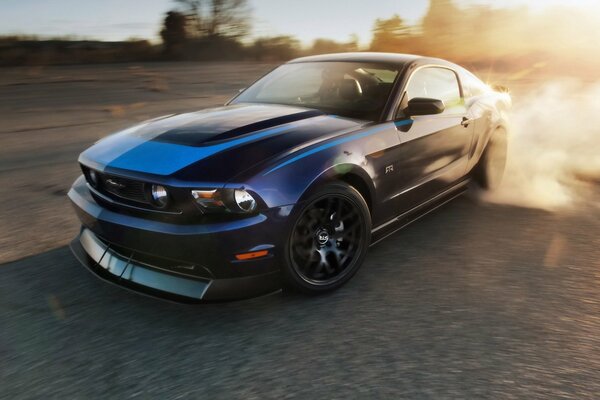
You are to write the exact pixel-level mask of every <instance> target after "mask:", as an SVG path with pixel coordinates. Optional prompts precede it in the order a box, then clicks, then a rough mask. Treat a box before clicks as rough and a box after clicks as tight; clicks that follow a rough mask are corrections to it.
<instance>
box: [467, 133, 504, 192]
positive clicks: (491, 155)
mask: <svg viewBox="0 0 600 400" xmlns="http://www.w3.org/2000/svg"><path fill="white" fill-rule="evenodd" d="M507 153H508V142H507V134H506V130H505V129H503V128H498V129H496V131H494V133H493V134H492V136H491V137H490V140H489V142H488V144H487V146H486V148H485V150H484V152H483V155H482V156H481V159H480V160H479V162H478V163H477V165H476V166H475V169H474V173H473V177H474V178H475V182H476V183H477V185H478V186H479V187H480V188H482V189H484V190H494V189H497V188H498V186H500V184H501V183H502V178H503V177H504V170H505V168H506V157H507Z"/></svg>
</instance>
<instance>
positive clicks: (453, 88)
mask: <svg viewBox="0 0 600 400" xmlns="http://www.w3.org/2000/svg"><path fill="white" fill-rule="evenodd" d="M414 98H430V99H437V100H442V102H443V103H444V111H443V112H442V113H440V114H436V115H419V116H409V115H407V113H408V111H407V106H408V102H409V101H410V100H411V99H414ZM396 119H397V120H399V121H404V122H407V120H408V122H409V123H404V124H398V125H399V126H398V135H399V138H400V142H401V144H400V151H399V152H398V157H399V158H398V161H397V164H396V165H397V166H398V168H399V174H398V179H399V182H398V185H399V188H398V195H399V201H398V205H399V208H400V209H399V211H400V213H402V212H405V211H407V210H409V209H411V208H413V207H415V206H416V205H418V204H420V203H422V202H424V201H426V200H428V199H430V198H432V197H434V196H435V195H437V194H439V193H441V192H443V191H444V190H445V189H447V188H449V187H450V186H452V185H453V184H455V183H456V182H457V181H459V180H460V179H461V178H463V177H464V175H465V173H466V170H467V164H468V157H469V149H470V146H471V141H472V136H473V124H472V123H471V121H470V120H468V119H467V110H466V108H465V104H464V97H463V95H462V91H461V88H460V84H459V80H458V77H457V74H456V72H455V71H453V70H452V69H450V68H447V67H442V66H426V67H421V68H417V69H416V70H415V71H414V72H413V73H412V75H411V76H410V78H409V79H408V81H407V83H406V85H405V88H404V91H403V93H402V98H401V101H400V106H399V108H398V112H397V115H396Z"/></svg>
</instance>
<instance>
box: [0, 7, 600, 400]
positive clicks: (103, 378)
mask: <svg viewBox="0 0 600 400" xmlns="http://www.w3.org/2000/svg"><path fill="white" fill-rule="evenodd" d="M348 51H382V52H398V53H414V54H421V55H426V56H435V57H440V58H445V59H448V60H450V61H453V62H456V63H458V64H461V65H463V66H465V67H466V68H468V69H470V70H471V71H473V72H474V73H475V74H477V75H478V76H479V77H480V78H481V79H482V80H484V81H485V82H487V83H488V84H490V85H495V84H500V85H503V86H506V87H508V89H509V90H510V93H511V96H512V98H513V103H514V107H513V111H512V116H511V120H512V128H511V138H510V154H509V160H508V167H507V173H506V178H505V182H504V184H503V186H502V187H501V188H500V189H499V190H498V191H497V192H495V193H488V194H477V195H471V196H470V197H466V198H465V197H463V198H461V199H459V200H457V201H455V202H453V203H452V204H450V205H449V206H447V207H446V208H444V209H442V210H440V211H438V212H436V213H434V214H432V215H431V216H428V217H427V218H425V219H423V220H422V221H420V222H419V223H418V224H415V225H413V226H411V227H409V228H408V229H406V230H404V231H402V232H400V233H399V234H397V235H395V236H394V237H393V238H391V239H390V240H388V241H387V242H384V243H382V244H381V245H379V246H378V247H375V248H373V249H372V250H371V252H370V255H369V258H368V260H367V262H366V264H365V266H364V267H363V269H362V271H361V272H360V273H359V275H358V277H357V279H355V280H353V281H352V282H351V283H350V284H349V285H348V286H347V287H345V288H344V289H343V290H341V291H339V292H337V293H335V294H334V295H331V296H328V297H320V298H313V299H308V298H303V297H302V298H298V297H294V296H289V295H288V296H285V295H282V296H283V297H275V298H273V297H271V298H268V299H267V298H265V299H257V300H255V301H250V302H246V303H236V304H229V305H218V306H206V307H204V308H202V309H201V311H199V310H196V309H194V310H190V309H182V308H180V307H176V306H174V305H171V304H163V303H160V304H158V302H157V301H156V300H152V299H145V298H141V297H139V296H135V295H131V294H128V293H125V292H124V291H121V290H119V289H113V288H109V287H107V286H106V285H105V284H103V283H100V282H97V281H96V280H94V279H93V278H91V277H87V275H85V274H86V272H85V271H83V269H82V268H81V267H80V266H79V265H78V264H77V262H75V261H74V260H73V259H72V257H71V255H70V254H69V251H68V249H67V247H66V245H67V244H68V243H69V241H70V240H71V239H72V238H73V237H74V236H75V235H76V233H77V231H78V229H79V223H78V221H77V219H76V217H75V215H74V213H73V212H72V210H71V208H70V205H69V203H68V200H67V198H66V193H67V191H68V189H69V187H70V185H71V183H72V182H73V180H74V179H75V178H76V177H77V176H78V175H79V173H80V171H79V168H78V165H77V157H78V155H79V153H80V152H81V151H83V150H84V149H85V148H87V147H88V146H90V145H91V144H92V143H94V142H95V141H97V140H98V139H100V138H102V137H104V136H106V135H108V134H110V133H112V132H115V131H118V130H120V129H123V128H126V127H128V126H130V125H132V124H134V123H136V122H139V121H142V120H145V119H149V118H154V117H157V116H161V115H165V114H170V113H179V112H189V111H194V110H198V109H201V108H205V107H209V106H215V105H219V104H223V103H224V102H225V101H226V100H227V99H229V98H230V97H232V96H233V95H235V94H236V93H237V91H238V90H239V89H241V88H244V87H246V86H248V85H249V84H250V83H252V82H253V81H254V80H255V79H257V78H258V77H260V76H261V75H262V74H264V73H266V72H268V71H269V70H271V69H272V68H274V67H275V66H277V65H278V64H279V63H281V62H284V61H287V60H289V59H292V58H295V57H299V56H305V55H311V54H320V53H332V52H348ZM598 71H600V2H598V1H597V0H571V1H569V2H565V1H560V0H546V1H538V0H505V1H501V2H499V1H494V0H410V1H401V0H377V1H371V2H366V1H364V0H339V1H338V0H335V1H329V0H328V1H323V0H303V1H292V0H290V1H287V0H176V1H175V0H145V1H139V0H104V1H81V0H54V1H45V0H2V1H0V199H2V205H1V206H0V264H1V265H0V326H2V327H3V328H2V329H0V331H1V332H0V359H2V362H1V363H2V364H0V382H2V384H0V398H4V396H6V398H22V397H30V398H36V397H40V396H41V395H47V396H50V397H53V396H57V394H62V395H63V397H64V396H67V397H70V398H75V397H76V398H86V397H99V398H124V397H136V396H142V397H157V398H171V397H178V398H189V397H190V396H192V397H194V395H195V394H196V395H197V394H198V393H205V394H206V393H209V394H211V396H210V398H218V397H219V395H223V394H225V395H223V397H224V398H232V396H233V398H236V397H241V398H263V397H265V396H262V395H265V394H269V396H266V397H278V398H281V397H285V396H286V395H289V394H290V393H291V394H300V395H304V396H308V394H309V393H310V394H311V395H312V397H313V398H314V397H315V396H314V394H315V393H316V394H319V395H320V396H322V397H324V398H331V396H332V395H331V393H337V395H338V396H340V397H346V398H352V397H357V393H358V394H362V396H358V397H362V398H373V396H375V397H377V396H379V397H380V398H392V397H393V398H398V396H397V394H398V392H396V391H395V390H396V389H398V388H402V392H401V393H403V394H404V396H405V397H408V398H415V397H417V398H448V397H450V398H486V397H488V398H490V397H491V398H498V397H504V398H549V397H560V398H594V397H597V395H598V393H600V386H598V385H599V382H600V376H599V375H598V371H600V342H599V339H598V338H600V334H599V331H600V321H599V320H598V315H600V298H599V296H598V293H600V291H599V290H598V285H599V283H600V272H598V271H600V253H599V251H600V250H599V249H600V234H599V233H600V207H599V205H600V203H599V201H598V200H599V198H600V196H599V195H600V191H599V190H598V188H599V183H600V76H599V73H598ZM369 271H375V273H372V272H369ZM125 327H126V328H125ZM149 332H155V335H150V334H149ZM90 338H91V339H92V340H91V341H90V340H89V339H90ZM140 338H142V339H140ZM90 357H92V358H90ZM91 359H93V360H94V361H93V362H91V363H90V361H89V360H91ZM198 360H202V361H203V362H204V364H202V363H201V364H202V365H199V364H197V363H196V362H197V361H198ZM290 360H292V362H290ZM273 365H278V366H279V367H278V368H277V369H276V370H273V369H272V368H273ZM115 366H116V367H115ZM340 366H343V367H340ZM117 367H118V371H122V374H120V373H117V372H114V370H115V368H117ZM316 367H318V368H316ZM167 368H169V369H170V370H169V371H168V372H167V373H166V374H164V373H163V372H164V370H165V369H167ZM182 368H183V369H182ZM88 369H89V371H88ZM177 371H192V372H193V374H187V373H185V374H184V373H179V372H177ZM258 371H262V372H264V374H259V372H258ZM265 371H266V372H265ZM129 376H133V377H134V379H133V381H132V380H126V379H125V378H126V377H129ZM233 377H236V378H235V379H234V378H233ZM93 378H94V382H95V383H94V384H90V382H91V379H93ZM95 378H97V380H96V379H95ZM198 382H211V383H210V385H208V386H204V387H203V388H198V387H197V384H198ZM344 382H355V383H356V384H357V385H359V386H360V388H357V387H356V386H352V385H349V384H346V383H344ZM194 385H196V386H194ZM149 388H151V389H152V390H150V391H148V390H149ZM3 395H4V396H3ZM257 396H258V397H257ZM401 397H403V396H401Z"/></svg>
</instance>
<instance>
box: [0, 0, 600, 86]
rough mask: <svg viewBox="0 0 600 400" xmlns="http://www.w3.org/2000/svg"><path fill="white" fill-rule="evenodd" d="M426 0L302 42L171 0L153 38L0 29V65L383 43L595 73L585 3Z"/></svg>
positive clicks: (235, 1)
mask: <svg viewBox="0 0 600 400" xmlns="http://www.w3.org/2000/svg"><path fill="white" fill-rule="evenodd" d="M429 3H430V4H429V7H428V10H427V12H426V14H425V15H424V17H423V18H422V20H421V21H419V22H418V23H417V24H412V25H411V24H408V23H406V21H405V20H404V19H403V18H402V15H401V14H400V13H399V14H396V15H391V16H389V18H381V19H377V20H376V21H374V23H373V29H372V39H371V41H370V42H369V43H368V44H366V45H361V44H360V42H359V38H358V37H356V36H352V37H350V38H349V40H348V41H345V42H339V41H334V40H331V39H328V38H322V39H317V40H315V41H313V42H312V43H310V44H308V46H306V45H302V43H301V42H300V41H299V40H298V39H297V38H295V37H293V36H289V35H279V36H269V37H258V38H256V37H253V36H252V35H251V32H252V29H251V28H252V10H251V9H250V7H249V4H248V0H173V6H174V8H173V10H172V11H169V12H167V13H166V15H165V17H164V19H163V23H162V26H161V30H160V37H161V39H162V42H161V43H160V44H152V43H150V42H149V41H147V40H130V41H124V42H101V41H89V40H71V39H68V40H39V39H36V38H31V37H27V38H14V37H13V38H7V37H5V38H0V65H27V64H65V63H98V62H123V61H133V62H135V61H160V60H172V61H177V60H198V61H209V60H257V61H269V62H270V61H273V62H278V61H283V60H289V59H291V58H294V57H298V56H303V55H310V54H322V53H334V52H347V51H385V52H397V53H411V54H421V55H426V56H435V57H441V58H446V59H449V60H451V61H455V62H457V63H460V64H464V65H466V66H468V67H471V68H474V69H477V70H482V69H494V70H511V71H519V72H520V73H522V74H525V75H527V74H531V73H537V72H538V71H558V72H565V71H567V72H569V73H572V74H582V73H586V72H589V73H590V74H596V71H597V68H598V67H599V66H600V52H599V51H598V43H600V30H599V29H597V20H596V17H595V15H594V13H592V12H587V10H586V9H582V8H577V7H573V6H568V5H564V6H558V7H550V8H547V9H544V10H543V11H536V12H533V11H531V10H529V9H528V8H527V7H513V8H494V7H490V6H483V5H478V6H469V7H465V6H460V3H459V2H458V0H430V2H429ZM399 11H400V10H399ZM307 13H309V11H307ZM351 22H352V21H348V23H351ZM323 23H326V21H323ZM596 75H597V74H596Z"/></svg>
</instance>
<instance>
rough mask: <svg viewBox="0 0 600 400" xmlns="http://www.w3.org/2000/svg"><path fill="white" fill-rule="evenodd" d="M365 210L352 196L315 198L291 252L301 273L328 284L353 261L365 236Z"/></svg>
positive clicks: (296, 232) (296, 231)
mask: <svg viewBox="0 0 600 400" xmlns="http://www.w3.org/2000/svg"><path fill="white" fill-rule="evenodd" d="M363 223H364V221H363V218H362V217H361V214H360V213H359V212H358V210H357V209H356V207H355V206H354V205H353V203H352V202H350V201H349V200H347V199H345V198H343V197H339V196H330V197H327V198H323V199H321V200H318V201H317V202H315V203H314V204H313V205H312V206H310V207H309V208H308V209H306V210H305V211H304V213H303V215H302V216H301V217H300V218H299V220H298V223H297V225H296V226H295V228H294V232H293V235H292V245H291V246H292V247H291V250H292V251H291V255H292V261H293V264H294V265H295V267H296V270H297V271H298V273H300V275H301V276H302V277H303V278H304V279H307V280H309V281H311V282H318V283H319V284H327V283H329V282H333V281H335V280H336V279H338V278H339V277H340V276H341V275H342V274H343V273H344V271H345V270H346V269H347V268H348V267H349V266H350V265H351V264H352V262H353V259H354V256H355V255H356V251H357V249H358V248H359V247H360V246H358V245H357V244H358V243H360V240H361V236H362V235H361V233H360V232H361V226H362V224H363Z"/></svg>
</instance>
